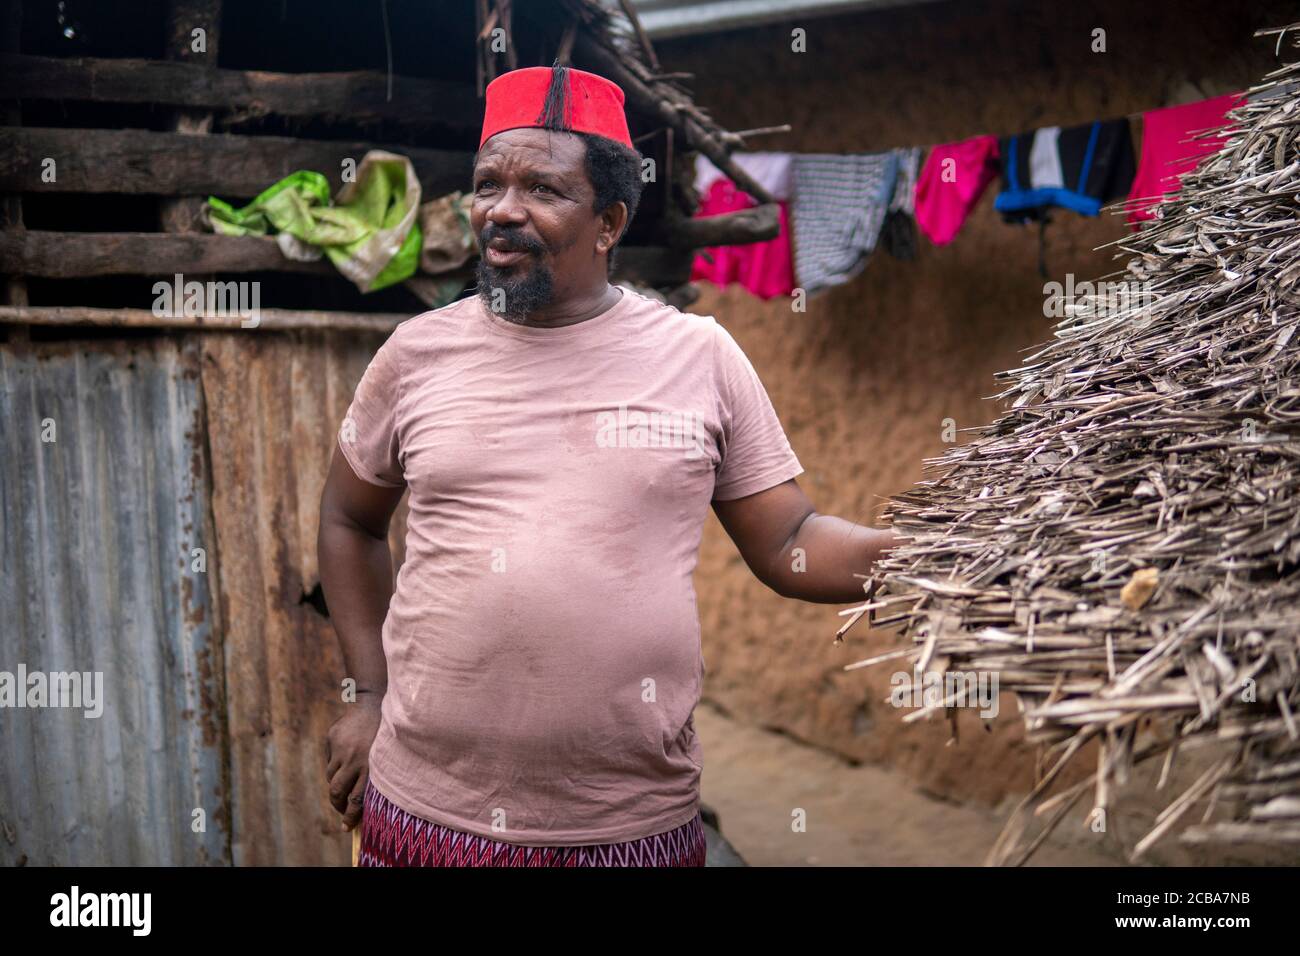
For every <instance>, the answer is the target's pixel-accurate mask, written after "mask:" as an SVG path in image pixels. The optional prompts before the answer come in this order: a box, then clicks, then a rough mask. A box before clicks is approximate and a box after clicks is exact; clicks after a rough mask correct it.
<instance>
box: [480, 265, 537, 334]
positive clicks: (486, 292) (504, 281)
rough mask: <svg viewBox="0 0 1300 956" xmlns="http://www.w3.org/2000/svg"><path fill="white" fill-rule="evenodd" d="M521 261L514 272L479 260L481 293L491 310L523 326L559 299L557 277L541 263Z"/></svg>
mask: <svg viewBox="0 0 1300 956" xmlns="http://www.w3.org/2000/svg"><path fill="white" fill-rule="evenodd" d="M528 265H529V263H528V262H527V260H523V261H521V262H520V263H519V264H518V265H517V266H515V267H514V271H512V270H511V269H498V268H497V267H496V266H493V265H489V264H488V261H487V259H479V261H478V269H477V278H478V294H479V297H480V298H481V299H482V300H483V304H484V305H485V306H486V307H487V308H488V310H489V311H490V312H492V313H494V314H496V315H499V316H501V318H503V319H506V320H507V321H509V322H514V323H515V324H516V325H522V324H524V323H525V322H526V321H527V320H528V316H529V315H531V314H532V313H533V312H536V311H537V310H538V309H540V308H542V307H543V306H547V305H550V304H551V302H552V301H553V300H554V298H555V275H554V273H552V272H551V270H550V269H548V268H547V267H546V266H544V265H542V264H541V263H540V262H535V263H533V264H532V267H531V268H526V267H527V266H528Z"/></svg>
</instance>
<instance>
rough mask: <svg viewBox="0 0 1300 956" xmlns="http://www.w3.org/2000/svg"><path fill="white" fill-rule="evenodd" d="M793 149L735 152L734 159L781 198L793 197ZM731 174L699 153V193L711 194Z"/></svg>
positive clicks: (759, 183) (774, 196)
mask: <svg viewBox="0 0 1300 956" xmlns="http://www.w3.org/2000/svg"><path fill="white" fill-rule="evenodd" d="M793 158H794V157H793V155H792V154H791V153H732V154H731V161H732V162H733V163H735V164H736V165H737V166H739V167H740V168H741V169H742V170H744V171H745V173H747V174H748V175H749V178H750V179H752V180H754V182H756V183H758V185H759V186H761V187H762V188H763V189H766V190H767V191H768V194H769V195H771V197H772V198H773V199H775V200H777V201H778V202H789V201H790V165H791V161H792V160H793ZM725 178H727V174H726V173H724V172H723V171H722V170H720V169H718V167H717V166H714V165H713V163H712V162H711V161H710V160H709V158H708V157H707V156H705V155H704V154H703V153H697V154H696V155H695V193H696V195H697V196H699V197H700V198H701V199H703V198H704V197H705V196H707V195H708V194H709V190H711V189H712V188H713V184H714V183H715V182H717V181H718V180H719V179H725Z"/></svg>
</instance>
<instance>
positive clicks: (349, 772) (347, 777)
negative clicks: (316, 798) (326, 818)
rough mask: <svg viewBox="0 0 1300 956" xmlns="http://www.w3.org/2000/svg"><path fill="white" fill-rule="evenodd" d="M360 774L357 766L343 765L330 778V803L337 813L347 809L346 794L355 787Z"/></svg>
mask: <svg viewBox="0 0 1300 956" xmlns="http://www.w3.org/2000/svg"><path fill="white" fill-rule="evenodd" d="M360 775H361V769H360V768H359V767H344V768H342V769H341V770H339V772H338V773H336V774H334V776H333V777H332V778H331V779H330V804H331V805H332V806H333V807H334V809H335V810H337V811H338V812H339V813H346V812H347V810H348V795H349V794H350V793H352V791H353V789H354V788H355V787H356V783H357V778H358V777H359V776H360Z"/></svg>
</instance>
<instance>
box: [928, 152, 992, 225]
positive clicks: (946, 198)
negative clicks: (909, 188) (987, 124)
mask: <svg viewBox="0 0 1300 956" xmlns="http://www.w3.org/2000/svg"><path fill="white" fill-rule="evenodd" d="M998 155H999V154H998V140H997V137H996V136H976V137H973V138H972V139H966V140H962V141H961V142H960V143H945V144H944V145H943V146H936V147H935V148H934V149H932V150H930V155H929V156H927V157H926V158H925V166H924V167H922V169H921V175H920V176H919V177H918V178H917V182H916V224H917V225H918V226H920V228H921V231H922V232H923V233H925V234H926V236H927V237H929V239H930V241H931V242H933V243H934V244H935V245H936V246H944V245H947V244H948V243H950V242H952V240H953V239H954V238H955V237H956V235H957V233H958V232H959V231H960V230H961V227H962V224H963V223H965V222H966V217H967V216H969V215H970V211H971V210H972V209H974V208H975V204H976V203H978V202H979V200H980V196H982V195H984V190H985V189H987V188H988V185H989V183H991V182H992V181H993V179H994V177H995V176H997V174H998Z"/></svg>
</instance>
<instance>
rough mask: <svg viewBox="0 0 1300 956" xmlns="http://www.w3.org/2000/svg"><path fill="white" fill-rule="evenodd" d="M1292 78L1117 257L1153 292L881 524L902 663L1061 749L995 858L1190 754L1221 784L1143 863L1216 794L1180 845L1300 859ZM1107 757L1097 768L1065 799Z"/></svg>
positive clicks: (1023, 385)
mask: <svg viewBox="0 0 1300 956" xmlns="http://www.w3.org/2000/svg"><path fill="white" fill-rule="evenodd" d="M1289 30H1290V31H1291V34H1290V35H1292V36H1294V31H1295V28H1289ZM1274 32H1277V31H1274ZM1279 42H1280V41H1279ZM1297 80H1300V64H1291V65H1288V66H1286V67H1283V68H1282V69H1279V70H1277V71H1276V72H1274V73H1272V74H1270V75H1269V76H1268V77H1267V78H1266V80H1265V82H1264V83H1263V84H1262V85H1261V86H1259V87H1256V88H1254V90H1252V93H1255V94H1266V95H1262V96H1255V97H1252V99H1251V100H1250V101H1248V102H1247V103H1246V104H1245V105H1243V106H1241V107H1240V108H1239V109H1237V110H1235V111H1234V112H1233V113H1232V114H1231V117H1232V121H1233V125H1234V126H1235V127H1237V131H1236V132H1235V133H1234V134H1233V135H1232V136H1231V138H1230V139H1229V140H1228V142H1227V143H1226V144H1225V145H1224V146H1223V148H1221V149H1220V150H1219V151H1218V152H1217V153H1214V154H1212V155H1211V156H1209V157H1207V158H1206V159H1205V160H1204V161H1203V162H1201V164H1200V165H1199V166H1198V168H1197V169H1196V171H1195V172H1194V173H1191V174H1189V175H1187V176H1186V177H1184V180H1183V186H1182V189H1181V191H1180V192H1179V193H1178V194H1177V195H1176V196H1175V197H1173V198H1172V199H1170V200H1169V201H1167V202H1165V203H1164V204H1162V206H1161V207H1160V214H1159V216H1158V218H1157V219H1155V220H1153V221H1152V222H1151V223H1150V224H1148V225H1147V226H1146V227H1144V228H1143V229H1142V230H1141V231H1140V232H1138V233H1135V234H1131V235H1129V236H1127V237H1126V238H1124V239H1122V240H1120V241H1119V242H1118V245H1119V246H1120V247H1121V248H1122V249H1123V250H1124V251H1125V252H1127V253H1129V254H1131V258H1130V259H1129V260H1128V263H1127V269H1126V270H1125V271H1124V272H1122V273H1120V274H1118V275H1116V276H1114V277H1111V279H1112V281H1121V282H1126V283H1136V284H1137V285H1136V286H1134V285H1128V286H1126V287H1124V288H1123V289H1122V290H1121V291H1123V292H1129V293H1137V294H1136V295H1132V296H1130V297H1129V298H1128V299H1127V300H1126V299H1125V297H1124V296H1122V295H1121V296H1107V295H1103V294H1097V295H1093V296H1091V297H1087V298H1085V299H1084V300H1083V301H1081V302H1080V303H1079V305H1081V308H1080V309H1078V310H1077V311H1076V313H1075V314H1073V315H1069V316H1067V317H1066V318H1065V319H1064V320H1063V321H1062V322H1061V323H1060V324H1059V325H1058V327H1057V330H1056V333H1055V339H1054V341H1052V342H1051V343H1049V344H1047V345H1045V346H1043V347H1042V348H1040V349H1039V350H1038V351H1037V352H1036V353H1035V354H1033V355H1031V356H1030V357H1029V358H1028V359H1027V360H1026V361H1025V363H1024V364H1023V365H1022V367H1020V368H1018V369H1015V370H1014V371H1010V372H1005V373H1002V374H1001V375H1000V376H999V378H1000V379H1001V380H1003V381H1004V382H1006V383H1008V384H1007V386H1006V388H1005V390H1004V391H1003V392H1002V393H1001V394H1000V395H999V396H998V397H999V398H1000V399H1003V400H1005V401H1006V402H1008V403H1009V404H1008V406H1007V409H1006V411H1005V413H1004V414H1002V415H1001V417H999V418H998V419H997V420H996V421H995V422H994V423H993V424H992V425H990V426H988V427H987V428H985V429H983V430H982V432H981V434H980V435H979V437H977V438H976V439H975V440H973V441H971V442H969V443H968V444H964V445H960V446H954V447H953V448H952V449H951V450H950V451H948V452H947V454H945V455H943V456H942V457H940V458H938V459H934V460H931V461H929V462H927V480H925V481H923V482H921V483H920V484H919V485H918V486H917V487H916V488H915V489H913V490H912V491H910V492H909V493H907V494H903V495H900V496H898V497H897V498H895V499H894V500H893V501H892V502H891V505H890V508H889V510H888V511H887V514H888V515H889V516H890V517H891V519H892V523H893V525H894V527H895V528H896V529H897V530H898V531H899V532H901V533H902V534H905V535H908V536H910V537H911V539H912V540H911V542H910V543H909V544H908V545H907V546H905V547H902V548H900V549H898V550H897V551H895V552H894V553H893V554H892V555H890V557H889V559H888V560H886V561H885V562H883V564H882V565H881V568H880V571H881V573H880V575H879V576H878V583H879V584H880V588H879V590H878V592H877V593H876V594H875V595H874V596H873V597H872V598H871V599H869V603H868V605H866V607H867V608H868V611H869V613H872V614H875V615H876V617H875V620H874V623H876V624H877V625H880V624H889V623H894V624H899V625H901V626H902V627H903V628H904V632H905V634H906V635H907V636H908V637H909V638H910V639H911V642H910V644H909V646H908V647H907V649H906V651H905V652H904V653H903V654H901V655H900V656H899V657H895V658H893V659H894V660H899V659H903V658H906V659H911V660H913V661H915V662H916V664H917V666H918V667H919V668H920V669H921V670H922V671H926V670H931V671H932V670H940V671H943V670H949V671H952V670H961V671H972V670H975V671H991V672H996V673H997V674H998V676H999V679H1000V685H1001V688H1002V689H1003V690H1011V691H1015V692H1016V694H1017V695H1018V696H1019V698H1020V700H1021V703H1022V705H1023V708H1024V720H1025V723H1026V728H1027V732H1028V736H1029V739H1030V740H1032V741H1037V742H1042V743H1044V744H1045V745H1047V747H1048V753H1047V756H1048V757H1049V758H1050V759H1049V760H1048V761H1047V762H1046V763H1045V765H1044V766H1046V767H1049V768H1050V769H1049V770H1047V772H1046V773H1045V774H1044V776H1043V778H1042V780H1041V781H1040V783H1039V784H1038V786H1037V787H1036V788H1035V790H1034V791H1033V793H1031V794H1030V796H1029V797H1028V798H1027V800H1026V802H1025V804H1023V805H1022V807H1021V810H1020V812H1019V813H1017V815H1016V816H1015V817H1013V820H1012V822H1011V824H1009V826H1008V829H1007V831H1006V832H1005V833H1004V835H1003V840H1001V841H1000V843H999V846H998V847H997V848H996V849H995V852H994V854H993V859H995V860H997V861H1000V862H1007V861H1010V860H1023V859H1024V858H1026V857H1027V856H1028V854H1029V852H1032V850H1033V848H1034V846H1036V845H1037V842H1039V841H1040V840H1041V838H1042V836H1045V834H1046V831H1044V832H1043V833H1041V834H1039V837H1038V839H1037V840H1032V841H1029V840H1027V839H1026V837H1025V832H1026V831H1025V828H1026V825H1027V823H1028V822H1029V820H1030V818H1031V816H1032V815H1033V814H1031V812H1030V811H1034V810H1037V811H1038V815H1039V816H1042V817H1045V818H1047V820H1048V824H1047V830H1050V828H1051V827H1052V826H1054V825H1055V824H1056V822H1057V821H1059V820H1060V819H1061V818H1062V816H1063V815H1064V814H1065V813H1066V811H1068V810H1069V809H1070V807H1071V806H1072V805H1074V804H1075V803H1076V802H1077V801H1078V799H1079V798H1081V797H1084V795H1085V794H1087V793H1089V792H1093V791H1095V798H1094V801H1095V802H1094V807H1096V808H1101V809H1103V810H1105V809H1106V808H1107V807H1108V806H1109V805H1110V804H1111V801H1112V797H1113V794H1114V787H1115V786H1116V784H1117V782H1120V781H1123V780H1124V779H1126V776H1127V771H1128V769H1129V768H1130V767H1131V766H1133V765H1134V764H1135V763H1138V762H1141V761H1145V760H1148V759H1150V758H1153V757H1163V758H1164V759H1165V760H1166V761H1176V760H1177V759H1178V758H1179V756H1180V755H1181V754H1182V752H1184V751H1185V750H1186V749H1188V748H1189V746H1192V745H1196V746H1198V747H1200V748H1201V749H1204V750H1208V752H1209V754H1210V755H1211V760H1212V762H1211V764H1210V766H1209V769H1208V770H1207V771H1206V772H1205V773H1204V774H1203V775H1202V776H1201V777H1200V779H1198V780H1197V781H1196V783H1195V784H1194V785H1193V786H1192V787H1191V788H1190V789H1189V790H1187V791H1185V792H1184V793H1182V794H1181V795H1180V796H1178V797H1177V798H1176V799H1174V800H1173V801H1172V802H1171V804H1170V806H1169V807H1168V809H1167V810H1166V811H1165V814H1164V815H1162V817H1161V818H1159V820H1158V823H1157V825H1156V827H1155V828H1154V829H1153V830H1152V832H1151V833H1149V834H1148V835H1147V836H1146V837H1145V838H1144V839H1143V840H1141V841H1139V842H1138V843H1137V845H1136V847H1135V848H1134V854H1135V856H1136V855H1140V854H1141V853H1142V852H1143V851H1144V850H1146V849H1147V847H1149V846H1150V845H1151V844H1152V843H1153V842H1154V841H1155V840H1158V839H1159V838H1161V837H1162V836H1164V835H1166V834H1167V833H1171V832H1175V831H1176V829H1177V828H1179V827H1181V826H1184V825H1185V824H1186V823H1188V822H1190V821H1191V819H1192V818H1191V817H1189V816H1188V815H1187V811H1189V810H1191V809H1192V808H1194V807H1195V808H1197V809H1198V811H1204V810H1205V802H1204V801H1205V800H1207V799H1209V800H1210V801H1211V810H1212V811H1213V812H1212V813H1208V814H1206V815H1205V818H1204V819H1198V823H1197V825H1196V826H1193V827H1190V828H1188V829H1185V830H1183V832H1182V838H1183V839H1184V840H1191V841H1216V842H1218V841H1237V840H1250V841H1264V842H1267V843H1270V844H1278V843H1283V842H1290V843H1293V844H1294V843H1300V731H1298V729H1297V724H1298V723H1300V716H1297V711H1298V710H1300V669H1298V667H1297V657H1298V656H1300V654H1298V652H1300V335H1296V331H1297V328H1298V327H1300V307H1298V306H1300V287H1298V286H1297V282H1300V91H1298V90H1297V89H1294V88H1292V84H1294V83H1295V81H1297ZM1097 291H1098V292H1101V291H1103V290H1100V289H1099V290H1097ZM1104 291H1107V292H1110V291H1113V290H1104ZM1140 729H1141V732H1139V730H1140ZM1091 740H1096V741H1098V743H1099V745H1100V747H1101V751H1102V752H1101V755H1100V761H1099V763H1098V766H1099V767H1100V768H1101V769H1100V772H1099V773H1098V774H1096V775H1094V776H1093V777H1092V778H1091V779H1089V780H1085V781H1084V782H1083V783H1082V784H1079V785H1077V786H1074V787H1070V788H1066V789H1065V790H1064V791H1063V792H1062V793H1061V794H1056V795H1054V796H1052V797H1051V798H1050V800H1049V796H1048V795H1049V792H1050V790H1051V789H1052V786H1053V784H1054V783H1055V782H1056V781H1057V780H1058V778H1059V776H1060V771H1061V770H1062V768H1063V767H1065V766H1066V765H1067V764H1068V763H1069V761H1070V760H1071V759H1072V758H1073V757H1074V756H1075V755H1076V754H1077V753H1078V752H1079V750H1080V748H1081V747H1082V746H1083V745H1084V744H1085V743H1086V742H1088V741H1091ZM1166 769H1167V768H1166ZM1094 812H1096V811H1095V810H1094ZM1225 815H1229V816H1231V817H1232V818H1231V819H1224V817H1225ZM1196 816H1197V818H1200V817H1201V816H1202V814H1201V812H1198V813H1197V814H1196ZM1027 842H1028V843H1029V844H1030V845H1028V846H1026V845H1025V844H1026V843H1027Z"/></svg>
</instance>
